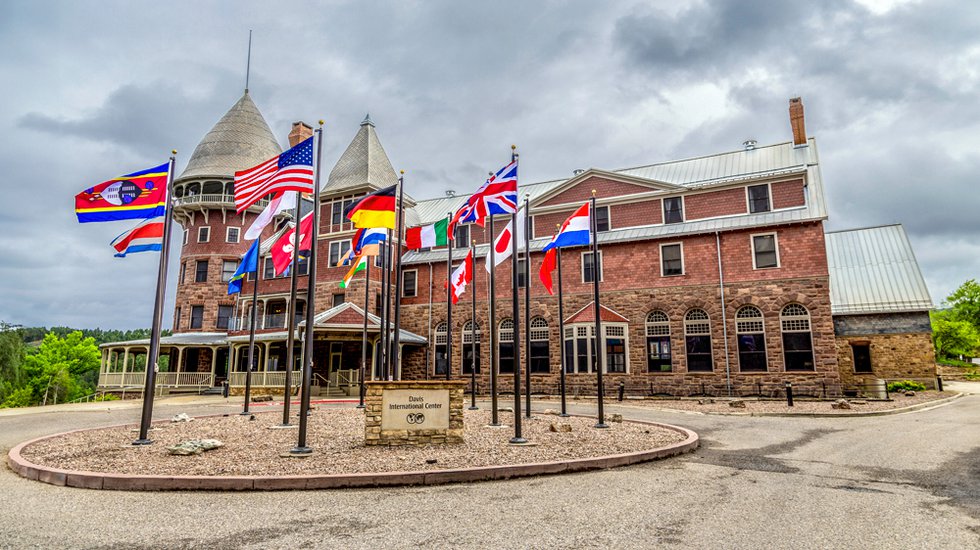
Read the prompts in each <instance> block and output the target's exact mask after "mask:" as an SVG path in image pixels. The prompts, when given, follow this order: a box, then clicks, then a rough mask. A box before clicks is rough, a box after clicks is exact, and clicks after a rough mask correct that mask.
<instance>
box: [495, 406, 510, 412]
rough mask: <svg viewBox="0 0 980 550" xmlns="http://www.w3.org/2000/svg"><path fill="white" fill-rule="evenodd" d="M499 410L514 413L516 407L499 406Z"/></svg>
mask: <svg viewBox="0 0 980 550" xmlns="http://www.w3.org/2000/svg"><path fill="white" fill-rule="evenodd" d="M497 410H498V411H499V412H505V413H512V412H514V407H497Z"/></svg>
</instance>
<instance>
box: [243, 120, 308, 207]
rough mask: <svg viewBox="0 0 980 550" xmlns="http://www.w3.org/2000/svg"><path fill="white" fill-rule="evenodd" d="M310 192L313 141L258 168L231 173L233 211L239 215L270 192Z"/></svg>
mask: <svg viewBox="0 0 980 550" xmlns="http://www.w3.org/2000/svg"><path fill="white" fill-rule="evenodd" d="M283 191H299V192H300V193H312V192H313V138H312V137H311V138H309V139H307V140H306V141H304V142H302V143H300V144H299V145H297V146H296V147H293V148H292V149H289V150H288V151H286V152H284V153H283V154H281V155H279V156H276V157H272V158H271V159H269V160H267V161H265V162H263V163H262V164H260V165H258V166H254V167H252V168H249V169H248V170H242V171H241V172H235V208H236V209H237V210H238V212H239V213H241V212H243V211H244V210H245V209H246V208H248V207H249V206H252V205H253V204H255V203H256V202H258V201H259V199H261V198H262V197H264V196H266V195H268V194H270V193H281V192H283Z"/></svg>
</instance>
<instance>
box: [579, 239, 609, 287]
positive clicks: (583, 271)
mask: <svg viewBox="0 0 980 550" xmlns="http://www.w3.org/2000/svg"><path fill="white" fill-rule="evenodd" d="M589 248H590V250H587V251H585V252H582V264H581V267H580V268H579V270H580V273H579V276H580V277H581V278H582V284H586V285H588V284H592V281H586V280H585V255H586V254H588V255H589V257H592V250H591V246H590V247H589ZM603 263H604V262H603V260H602V250H600V251H599V282H600V283H601V282H602V279H603V277H602V272H603V269H602V264H603Z"/></svg>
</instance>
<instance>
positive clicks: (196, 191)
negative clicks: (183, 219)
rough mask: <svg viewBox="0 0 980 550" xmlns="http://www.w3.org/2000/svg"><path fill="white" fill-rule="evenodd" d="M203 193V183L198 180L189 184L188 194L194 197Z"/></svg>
mask: <svg viewBox="0 0 980 550" xmlns="http://www.w3.org/2000/svg"><path fill="white" fill-rule="evenodd" d="M200 194H201V184H200V183H198V182H196V181H195V182H194V183H191V184H189V185H188V186H187V196H188V197H193V196H194V195H200Z"/></svg>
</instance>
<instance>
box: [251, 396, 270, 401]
mask: <svg viewBox="0 0 980 550" xmlns="http://www.w3.org/2000/svg"><path fill="white" fill-rule="evenodd" d="M265 401H272V396H271V395H256V396H255V397H253V398H252V403H262V402H265Z"/></svg>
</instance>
